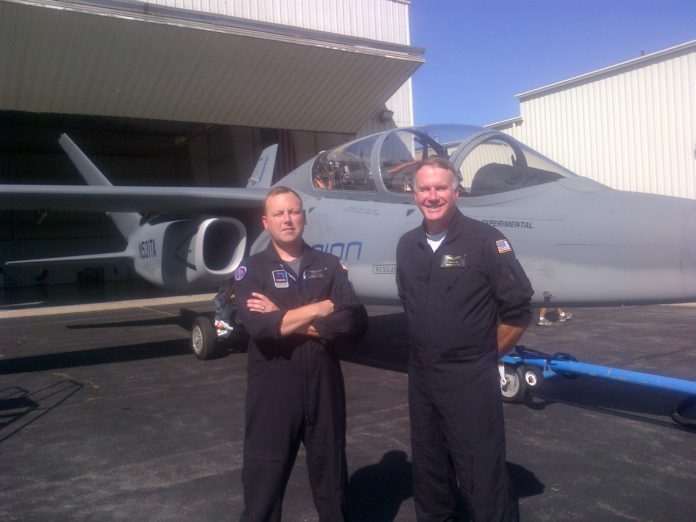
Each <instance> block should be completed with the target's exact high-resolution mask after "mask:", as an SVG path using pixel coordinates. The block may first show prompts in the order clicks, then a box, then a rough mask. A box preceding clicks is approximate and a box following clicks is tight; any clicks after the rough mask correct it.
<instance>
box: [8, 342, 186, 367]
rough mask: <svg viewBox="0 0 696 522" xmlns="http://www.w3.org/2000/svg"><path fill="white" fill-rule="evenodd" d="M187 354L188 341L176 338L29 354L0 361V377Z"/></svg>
mask: <svg viewBox="0 0 696 522" xmlns="http://www.w3.org/2000/svg"><path fill="white" fill-rule="evenodd" d="M187 354H191V348H190V347H189V343H188V340H186V339H176V340H171V341H158V342H153V343H145V344H134V345H130V346H128V345H126V346H109V347H107V348H94V349H90V350H79V351H70V352H60V353H50V354H43V355H29V356H26V357H16V358H13V359H3V360H0V374H12V373H27V372H40V371H46V370H57V369H61V368H75V367H79V366H93V365H97V364H109V363H115V362H126V361H137V360H142V359H156V358H160V357H172V356H175V355H187Z"/></svg>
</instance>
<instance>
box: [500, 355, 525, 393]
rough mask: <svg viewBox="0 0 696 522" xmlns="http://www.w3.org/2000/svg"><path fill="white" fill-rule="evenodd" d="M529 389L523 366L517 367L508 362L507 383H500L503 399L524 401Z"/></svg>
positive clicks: (506, 369) (506, 370) (506, 366)
mask: <svg viewBox="0 0 696 522" xmlns="http://www.w3.org/2000/svg"><path fill="white" fill-rule="evenodd" d="M528 391H529V390H528V388H527V383H526V382H525V380H524V371H523V370H522V367H521V366H520V367H519V368H517V369H515V368H514V367H513V366H510V365H508V364H506V365H505V384H503V383H501V384H500V393H501V394H502V395H503V401H504V402H524V399H525V398H526V397H527V392H528Z"/></svg>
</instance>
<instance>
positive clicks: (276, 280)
mask: <svg viewBox="0 0 696 522" xmlns="http://www.w3.org/2000/svg"><path fill="white" fill-rule="evenodd" d="M272 274H273V284H274V285H275V287H276V288H289V287H290V283H289V282H288V273H287V272H286V271H285V270H274V271H273V272H272Z"/></svg>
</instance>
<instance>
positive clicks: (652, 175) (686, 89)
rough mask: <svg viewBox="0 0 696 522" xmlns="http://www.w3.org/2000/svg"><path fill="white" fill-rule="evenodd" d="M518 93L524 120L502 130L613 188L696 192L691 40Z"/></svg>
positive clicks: (695, 82) (694, 45) (695, 50)
mask: <svg viewBox="0 0 696 522" xmlns="http://www.w3.org/2000/svg"><path fill="white" fill-rule="evenodd" d="M518 98H519V99H520V112H521V117H522V118H521V119H522V122H523V123H522V125H520V126H516V127H513V126H509V127H508V128H506V129H504V131H505V132H507V133H509V134H511V135H513V136H514V137H516V138H518V139H520V140H521V141H523V142H524V143H526V144H528V145H530V146H531V147H533V148H535V149H538V150H539V151H541V152H542V153H544V154H546V155H547V156H549V157H550V158H551V159H553V160H554V161H557V162H558V163H560V164H562V165H564V166H566V167H568V168H570V169H571V170H573V171H574V172H577V173H578V174H581V175H583V176H587V177H589V178H592V179H595V180H597V181H599V182H601V183H604V184H606V185H609V186H611V187H613V188H617V189H621V190H632V191H638V192H650V193H655V194H665V195H672V196H680V197H689V198H696V183H695V180H696V42H689V43H687V44H683V45H681V46H677V47H674V48H672V49H670V50H665V51H661V52H659V53H654V54H653V55H647V56H644V57H641V58H638V59H636V60H632V61H631V62H626V63H625V64H620V65H617V66H614V67H610V68H607V69H604V70H602V71H596V72H595V73H590V74H588V75H584V76H582V77H579V78H576V79H572V80H568V81H566V82H561V83H560V84H556V85H555V86H549V87H545V88H542V89H538V90H536V91H530V92H529V93H525V94H521V95H518ZM493 127H498V126H496V125H493ZM501 127H502V126H501ZM501 127H498V128H501Z"/></svg>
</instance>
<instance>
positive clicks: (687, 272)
mask: <svg viewBox="0 0 696 522" xmlns="http://www.w3.org/2000/svg"><path fill="white" fill-rule="evenodd" d="M681 269H682V281H683V284H684V292H685V294H686V296H687V297H693V298H694V299H695V300H696V205H695V206H694V208H693V209H692V210H691V212H690V213H689V215H688V216H687V218H686V220H685V222H684V232H683V234H682V253H681Z"/></svg>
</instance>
